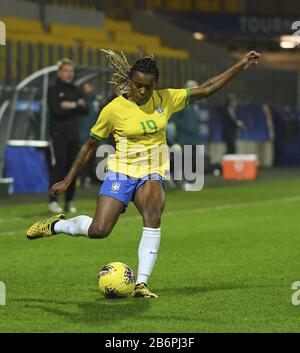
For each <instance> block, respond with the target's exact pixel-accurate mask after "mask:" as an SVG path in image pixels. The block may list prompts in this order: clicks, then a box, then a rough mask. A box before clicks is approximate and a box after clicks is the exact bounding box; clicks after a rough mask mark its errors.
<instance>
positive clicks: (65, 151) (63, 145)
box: [49, 131, 80, 202]
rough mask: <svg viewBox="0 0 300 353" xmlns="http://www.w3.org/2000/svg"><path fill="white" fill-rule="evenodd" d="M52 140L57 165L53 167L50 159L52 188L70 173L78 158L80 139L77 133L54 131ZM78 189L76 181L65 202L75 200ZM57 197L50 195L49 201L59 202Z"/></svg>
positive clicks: (66, 194) (67, 193) (68, 191)
mask: <svg viewBox="0 0 300 353" xmlns="http://www.w3.org/2000/svg"><path fill="white" fill-rule="evenodd" d="M51 140H52V146H53V150H52V153H54V157H55V164H54V165H52V163H51V159H53V158H50V163H49V176H50V187H51V186H52V185H53V184H54V183H57V182H58V181H61V180H63V178H64V177H65V176H66V174H67V173H68V171H69V169H70V168H71V165H72V163H73V161H74V159H75V157H76V154H77V152H78V151H79V148H80V139H79V136H78V134H77V133H75V134H74V133H72V132H68V133H66V132H65V131H52V133H51ZM75 189H76V179H74V180H73V182H72V183H71V184H70V186H69V188H68V190H67V191H66V193H65V202H70V201H72V200H73V199H74V196H75ZM57 200H58V199H57V197H53V196H51V195H49V201H50V202H52V201H57Z"/></svg>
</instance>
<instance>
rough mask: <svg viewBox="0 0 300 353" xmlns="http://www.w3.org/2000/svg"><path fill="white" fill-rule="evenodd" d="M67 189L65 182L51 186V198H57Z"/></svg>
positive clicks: (67, 184) (67, 185)
mask: <svg viewBox="0 0 300 353" xmlns="http://www.w3.org/2000/svg"><path fill="white" fill-rule="evenodd" d="M68 187H69V183H67V182H66V181H65V180H63V181H59V182H58V183H55V184H53V185H52V186H51V189H50V194H51V195H52V196H58V195H61V194H63V193H64V192H65V191H66V190H67V189H68Z"/></svg>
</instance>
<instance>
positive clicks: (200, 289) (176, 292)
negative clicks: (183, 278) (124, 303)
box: [157, 282, 278, 296]
mask: <svg viewBox="0 0 300 353" xmlns="http://www.w3.org/2000/svg"><path fill="white" fill-rule="evenodd" d="M268 287H278V285H272V284H270V285H268V284H264V285H260V284H257V285H251V284H240V283H225V282H219V283H211V284H203V285H199V286H189V287H180V288H179V287H176V288H175V287H170V288H166V287H164V288H158V289H157V292H158V293H165V295H172V296H182V295H183V294H184V295H188V296H191V295H199V294H201V293H207V292H215V291H224V290H238V289H251V288H268Z"/></svg>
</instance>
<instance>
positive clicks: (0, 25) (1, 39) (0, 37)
mask: <svg viewBox="0 0 300 353" xmlns="http://www.w3.org/2000/svg"><path fill="white" fill-rule="evenodd" d="M5 44H6V28H5V23H4V22H2V21H0V45H5Z"/></svg>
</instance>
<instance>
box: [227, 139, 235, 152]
mask: <svg viewBox="0 0 300 353" xmlns="http://www.w3.org/2000/svg"><path fill="white" fill-rule="evenodd" d="M225 143H226V154H235V153H236V143H235V140H226V141H225Z"/></svg>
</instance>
